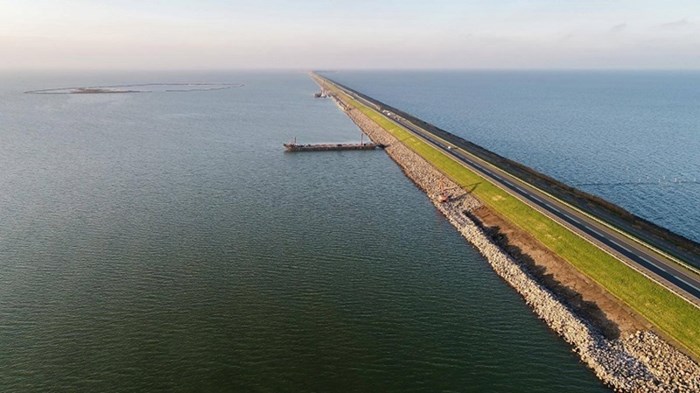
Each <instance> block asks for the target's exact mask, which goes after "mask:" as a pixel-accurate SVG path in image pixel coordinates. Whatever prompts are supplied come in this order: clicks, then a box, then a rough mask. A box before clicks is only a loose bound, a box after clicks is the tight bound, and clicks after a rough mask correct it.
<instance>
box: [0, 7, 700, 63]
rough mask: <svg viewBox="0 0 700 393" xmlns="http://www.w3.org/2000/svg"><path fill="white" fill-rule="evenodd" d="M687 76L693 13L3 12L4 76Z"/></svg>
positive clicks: (693, 47) (696, 27)
mask: <svg viewBox="0 0 700 393" xmlns="http://www.w3.org/2000/svg"><path fill="white" fill-rule="evenodd" d="M261 67H262V68H301V69H310V68H692V69H700V0H687V1H686V0H656V1H651V0H649V1H647V0H607V1H603V0H530V1H526V0H471V1H470V0H462V1H456V0H455V1H439V0H438V1H429V0H422V1H413V0H403V1H393V0H385V1H366V0H350V1H348V0H345V1H340V0H326V1H321V0H298V1H284V0H253V1H234V0H229V1H226V0H196V1H195V0H122V1H120V0H103V1H101V0H0V68H10V69H16V68H37V69H43V68H61V69H65V68H78V69H87V68H105V69H128V68H138V69H212V68H213V69H225V68H261Z"/></svg>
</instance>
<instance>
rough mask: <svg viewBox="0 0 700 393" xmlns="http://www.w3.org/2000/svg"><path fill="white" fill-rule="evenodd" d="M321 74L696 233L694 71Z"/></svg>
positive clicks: (699, 110) (698, 89) (699, 117)
mask: <svg viewBox="0 0 700 393" xmlns="http://www.w3.org/2000/svg"><path fill="white" fill-rule="evenodd" d="M327 75H328V76H329V77H331V78H334V79H337V80H338V81H339V82H342V83H345V84H347V85H348V86H350V87H353V88H355V89H357V90H359V91H361V92H363V93H365V94H368V95H369V96H371V97H374V98H377V99H379V100H381V101H384V102H386V103H388V104H390V105H393V106H395V107H397V108H400V109H402V110H405V111H406V112H408V113H411V114H413V115H415V116H417V117H419V118H421V119H423V120H426V121H428V122H430V123H433V124H435V125H437V126H439V127H441V128H443V129H445V130H448V131H450V132H452V133H454V134H457V135H459V136H461V137H464V138H465V139H467V140H470V141H472V142H475V143H477V144H479V145H481V146H484V147H486V148H488V149H490V150H492V151H495V152H497V153H499V154H501V155H503V156H505V157H508V158H511V159H513V160H516V161H519V162H521V163H524V164H526V165H528V166H530V167H533V168H535V169H537V170H539V171H541V172H543V173H545V174H548V175H550V176H552V177H554V178H556V179H559V180H561V181H563V182H564V183H567V184H570V185H573V186H576V187H578V188H580V189H582V190H585V191H587V192H589V193H592V194H595V195H599V196H601V197H603V198H604V199H607V200H609V201H612V202H613V203H616V204H618V205H620V206H622V207H624V208H625V209H627V210H629V211H631V212H633V213H635V214H637V215H639V216H641V217H643V218H646V219H648V220H650V221H652V222H655V223H657V224H658V225H661V226H663V227H666V228H668V229H671V230H673V231H674V232H676V233H679V234H681V235H684V236H686V237H688V238H690V239H693V240H695V241H700V224H699V223H700V153H699V152H700V72H660V71H657V72H622V71H609V72H603V71H595V72H590V71H586V72H583V71H577V72H571V71H567V72H564V71H559V72H553V71H547V72H545V71H527V72H506V71H498V72H487V71H480V72H477V71H469V72H466V71H463V72H456V71H455V72H444V71H443V72H437V71H435V72H350V71H343V72H337V73H329V74H327Z"/></svg>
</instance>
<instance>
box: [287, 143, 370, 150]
mask: <svg viewBox="0 0 700 393" xmlns="http://www.w3.org/2000/svg"><path fill="white" fill-rule="evenodd" d="M284 148H285V149H286V150H287V151H289V152H299V151H333V150H375V149H381V148H384V145H380V144H377V143H319V144H307V145H302V144H298V143H285V144H284Z"/></svg>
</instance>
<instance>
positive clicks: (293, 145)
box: [283, 134, 385, 152]
mask: <svg viewBox="0 0 700 393" xmlns="http://www.w3.org/2000/svg"><path fill="white" fill-rule="evenodd" d="M360 135H361V138H360V143H315V144H301V143H297V138H294V140H292V141H291V142H289V143H284V144H283V146H284V149H285V150H286V151H289V152H299V151H339V150H375V149H383V148H384V147H385V146H384V145H382V144H379V143H365V139H364V134H360Z"/></svg>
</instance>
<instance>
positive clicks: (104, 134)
mask: <svg viewBox="0 0 700 393" xmlns="http://www.w3.org/2000/svg"><path fill="white" fill-rule="evenodd" d="M0 79H1V82H2V83H0V86H3V87H2V88H1V89H0V168H2V172H1V173H0V391H3V392H25V391H26V392H34V391H47V392H48V391H50V392H76V391H78V392H82V391H85V392H125V391H164V392H171V391H182V392H189V391H202V392H209V391H240V392H249V391H250V392H297V391H302V392H331V391H339V392H372V391H374V392H437V391H455V392H456V391H461V392H480V391H485V392H517V391H522V392H562V391H566V392H593V391H604V390H605V389H604V388H603V387H602V386H601V385H600V383H599V382H598V381H597V380H596V379H595V378H594V376H593V375H592V374H591V373H590V372H589V371H588V370H587V369H586V368H585V367H584V366H583V365H581V364H580V363H579V362H578V360H577V358H576V357H575V356H574V354H573V353H571V352H570V350H569V348H568V347H567V346H566V345H565V344H564V343H563V341H561V340H560V339H558V338H557V337H556V336H554V335H553V334H552V333H551V332H549V330H548V329H547V328H546V326H545V325H544V324H543V323H541V322H540V321H539V320H537V319H536V318H535V317H534V316H533V314H532V313H531V312H530V311H529V309H528V308H527V307H526V306H525V305H524V303H523V302H522V300H521V299H520V298H519V297H518V295H517V294H515V292H514V291H513V290H511V289H510V288H509V287H508V286H506V285H505V284H504V283H503V282H501V281H500V279H499V278H498V277H497V276H496V275H495V274H494V273H493V272H492V271H491V269H490V267H489V266H488V264H487V263H486V262H485V261H484V259H483V258H482V257H481V256H480V255H479V254H478V253H477V252H476V251H475V250H474V249H472V248H471V247H470V246H469V245H468V244H467V243H466V242H465V241H464V240H463V239H462V238H461V237H460V236H459V235H458V234H457V233H456V231H455V230H454V229H453V228H452V227H451V226H450V225H449V224H448V223H447V222H446V221H445V220H444V219H443V218H442V217H441V216H440V215H439V214H438V213H437V212H436V211H435V209H434V208H433V207H432V205H431V204H430V203H429V201H428V200H427V198H426V197H425V196H424V195H423V194H422V193H421V192H420V191H418V190H417V189H416V188H415V187H414V186H413V185H412V184H411V183H410V182H409V180H407V179H406V178H405V177H404V176H403V174H402V173H401V171H400V170H399V169H398V168H397V167H396V166H395V165H394V164H393V162H392V161H391V160H390V159H389V158H388V157H387V156H386V155H385V154H384V153H382V152H379V151H377V152H329V153H314V154H285V153H283V152H282V149H281V143H282V142H285V141H287V140H288V139H290V138H291V137H293V136H297V137H298V138H300V140H301V141H304V142H307V141H308V142H320V141H349V140H356V139H358V138H359V133H358V132H357V130H356V128H355V126H354V125H353V124H352V123H351V122H350V121H349V119H347V118H346V117H345V115H344V114H342V113H341V112H340V111H338V110H337V108H336V107H335V106H334V105H333V104H332V103H331V102H330V101H326V100H314V99H313V98H312V93H313V92H314V91H315V90H316V86H315V85H314V84H313V83H312V81H311V80H310V79H309V78H308V77H307V76H306V75H305V74H301V73H299V74H245V73H238V74H197V75H185V74H167V75H163V74H143V75H134V74H131V75H126V74H125V75H115V74H112V75H106V74H105V75H97V74H94V75H77V74H76V75H46V74H44V75H40V74H35V75H28V74H27V75H11V74H3V75H0ZM188 81H197V82H230V83H238V82H240V83H245V87H243V88H237V89H229V90H221V91H212V92H191V93H151V94H136V95H127V94H123V95H122V94H119V95H79V96H78V95H62V96H38V95H26V94H22V91H25V90H31V89H41V88H52V87H64V86H81V85H91V84H93V85H95V84H98V85H106V84H119V83H122V84H123V83H148V82H188Z"/></svg>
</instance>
